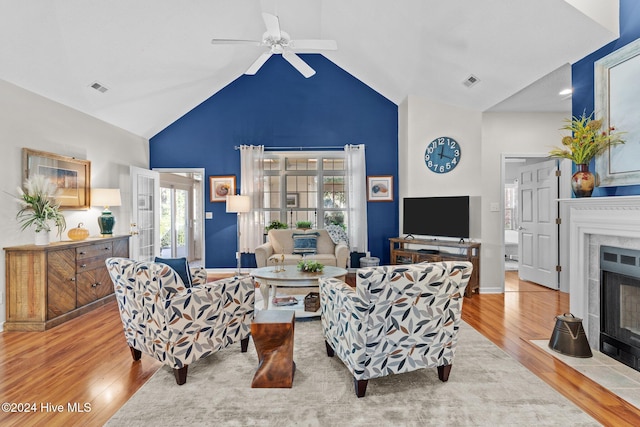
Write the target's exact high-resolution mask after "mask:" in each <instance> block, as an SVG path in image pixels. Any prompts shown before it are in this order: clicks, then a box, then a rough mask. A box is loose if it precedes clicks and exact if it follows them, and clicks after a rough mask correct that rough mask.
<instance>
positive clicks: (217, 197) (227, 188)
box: [209, 175, 236, 202]
mask: <svg viewBox="0 0 640 427" xmlns="http://www.w3.org/2000/svg"><path fill="white" fill-rule="evenodd" d="M234 194H236V176H235V175H223V176H213V175H211V176H209V201H210V202H226V201H227V196H233V195H234Z"/></svg>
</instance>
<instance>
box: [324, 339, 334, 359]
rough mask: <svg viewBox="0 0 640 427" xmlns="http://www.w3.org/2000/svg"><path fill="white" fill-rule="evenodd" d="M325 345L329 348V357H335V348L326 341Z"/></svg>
mask: <svg viewBox="0 0 640 427" xmlns="http://www.w3.org/2000/svg"><path fill="white" fill-rule="evenodd" d="M324 345H325V346H326V347H327V356H329V357H333V356H334V355H335V354H336V353H335V351H333V347H331V345H330V344H329V343H328V342H327V341H326V340H325V342H324Z"/></svg>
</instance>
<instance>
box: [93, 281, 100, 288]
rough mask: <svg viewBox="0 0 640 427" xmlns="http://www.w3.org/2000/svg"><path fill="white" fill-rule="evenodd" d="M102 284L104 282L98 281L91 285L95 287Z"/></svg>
mask: <svg viewBox="0 0 640 427" xmlns="http://www.w3.org/2000/svg"><path fill="white" fill-rule="evenodd" d="M100 285H102V283H100V282H96V283H94V284H93V285H91V287H92V288H95V287H98V286H100Z"/></svg>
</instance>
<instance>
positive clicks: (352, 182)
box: [344, 144, 369, 252]
mask: <svg viewBox="0 0 640 427" xmlns="http://www.w3.org/2000/svg"><path fill="white" fill-rule="evenodd" d="M344 152H345V159H346V161H347V206H348V215H347V234H348V235H349V244H350V245H351V251H354V252H367V251H368V250H369V249H368V248H369V243H368V241H367V165H366V162H365V156H364V144H360V145H345V146H344Z"/></svg>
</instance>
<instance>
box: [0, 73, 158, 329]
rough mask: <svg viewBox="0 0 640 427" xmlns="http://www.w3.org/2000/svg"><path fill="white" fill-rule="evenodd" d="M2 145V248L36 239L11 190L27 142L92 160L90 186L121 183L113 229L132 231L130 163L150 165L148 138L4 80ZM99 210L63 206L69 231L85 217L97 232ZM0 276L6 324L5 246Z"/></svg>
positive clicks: (0, 318)
mask: <svg viewBox="0 0 640 427" xmlns="http://www.w3.org/2000/svg"><path fill="white" fill-rule="evenodd" d="M0 146H1V147H2V160H1V162H2V168H0V183H1V184H0V200H2V203H0V217H1V218H2V219H3V220H2V221H0V236H2V241H1V244H2V247H3V248H4V247H7V246H15V245H22V244H31V243H33V233H32V232H30V231H28V230H26V231H24V232H21V231H20V228H19V226H18V223H17V221H16V220H15V215H16V212H17V211H18V203H17V202H16V201H14V200H13V198H12V196H11V195H14V194H16V193H17V190H16V189H17V187H19V186H21V185H22V148H23V147H26V148H31V149H35V150H41V151H48V152H51V153H56V154H60V155H64V156H73V157H76V158H79V159H86V160H90V161H91V185H92V187H108V188H116V187H119V188H120V190H121V192H122V203H123V206H120V207H113V208H112V209H111V210H112V212H113V214H114V216H115V217H116V219H117V223H116V226H115V228H114V232H115V233H116V234H127V233H128V231H129V222H130V221H129V219H130V212H131V202H130V200H131V190H130V188H129V187H130V184H129V165H135V166H139V167H144V168H147V167H149V144H148V140H146V139H145V138H142V137H139V136H136V135H133V134H131V133H129V132H127V131H125V130H122V129H120V128H117V127H114V126H111V125H109V124H107V123H105V122H102V121H100V120H97V119H95V118H92V117H90V116H88V115H86V114H84V113H80V112H78V111H76V110H73V109H71V108H68V107H65V106H63V105H61V104H58V103H56V102H53V101H51V100H48V99H46V98H43V97H41V96H39V95H36V94H34V93H31V92H28V91H26V90H24V89H22V88H19V87H17V86H14V85H12V84H9V83H7V82H4V81H2V80H0ZM7 193H9V194H7ZM98 215H100V209H98V208H91V209H89V210H82V211H65V217H66V220H67V231H68V229H69V228H70V227H75V226H77V224H78V223H79V222H83V223H84V224H85V227H86V228H88V229H89V231H90V233H91V235H92V236H93V235H97V234H99V228H98V223H97V217H98ZM67 231H65V232H64V233H63V239H64V240H68V238H67ZM56 239H58V237H57V236H56V232H55V231H52V233H51V240H52V241H54V240H56ZM0 277H1V280H2V284H1V285H0V297H1V301H0V325H2V324H3V323H4V321H5V314H6V309H5V307H6V278H5V257H4V251H2V254H1V255H0ZM1 329H2V327H1V326H0V330H1Z"/></svg>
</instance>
